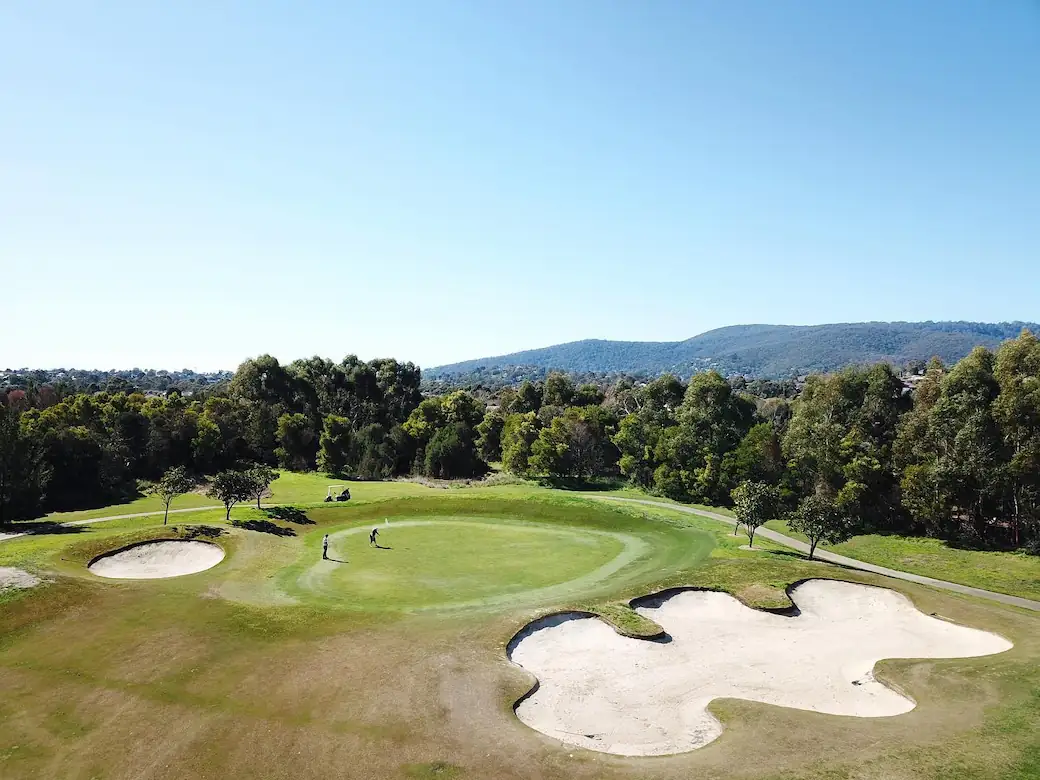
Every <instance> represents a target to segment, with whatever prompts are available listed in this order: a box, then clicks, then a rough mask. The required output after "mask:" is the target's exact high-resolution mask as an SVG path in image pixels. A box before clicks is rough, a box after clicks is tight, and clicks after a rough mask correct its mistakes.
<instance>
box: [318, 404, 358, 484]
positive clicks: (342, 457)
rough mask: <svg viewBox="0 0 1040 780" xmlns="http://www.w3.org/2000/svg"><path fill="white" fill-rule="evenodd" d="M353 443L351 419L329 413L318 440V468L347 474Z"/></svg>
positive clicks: (328, 472)
mask: <svg viewBox="0 0 1040 780" xmlns="http://www.w3.org/2000/svg"><path fill="white" fill-rule="evenodd" d="M353 443H354V433H353V430H352V429H351V425H350V420H348V419H347V418H346V417H341V416H340V415H338V414H330V415H328V416H327V417H326V418H325V425H324V426H323V427H322V430H321V438H320V439H319V440H318V445H319V446H318V468H319V469H320V470H321V471H324V472H325V473H326V474H333V475H342V474H345V473H346V470H347V467H348V465H349V464H350V451H351V448H352V446H353Z"/></svg>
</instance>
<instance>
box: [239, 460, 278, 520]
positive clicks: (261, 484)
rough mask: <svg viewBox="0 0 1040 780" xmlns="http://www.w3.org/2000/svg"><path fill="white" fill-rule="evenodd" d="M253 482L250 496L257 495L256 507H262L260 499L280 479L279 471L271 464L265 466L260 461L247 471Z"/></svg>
mask: <svg viewBox="0 0 1040 780" xmlns="http://www.w3.org/2000/svg"><path fill="white" fill-rule="evenodd" d="M246 475H247V476H248V477H249V479H250V481H251V483H252V488H253V489H252V492H251V494H250V498H252V497H253V496H255V497H256V508H257V509H260V508H261V507H260V499H261V498H263V497H264V494H265V493H267V489H268V488H269V487H271V483H272V482H274V481H275V480H276V479H278V472H277V471H275V470H274V469H273V468H271V467H270V466H265V465H263V464H262V463H258V464H257V465H255V466H253V467H252V468H251V469H249V470H248V471H247V472H246Z"/></svg>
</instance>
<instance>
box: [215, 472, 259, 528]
mask: <svg viewBox="0 0 1040 780" xmlns="http://www.w3.org/2000/svg"><path fill="white" fill-rule="evenodd" d="M206 495H208V496H210V497H211V498H215V499H217V500H218V501H220V502H221V503H222V504H224V512H225V514H224V519H225V520H227V521H228V522H230V521H231V507H233V506H234V505H235V504H237V503H238V502H239V501H246V500H248V499H250V498H252V497H253V495H254V492H253V480H252V478H251V477H250V476H249V474H248V472H245V471H221V472H220V473H219V474H217V475H216V476H215V477H213V480H212V481H211V482H210V483H209V489H208V490H207V491H206Z"/></svg>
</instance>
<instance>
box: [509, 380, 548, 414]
mask: <svg viewBox="0 0 1040 780" xmlns="http://www.w3.org/2000/svg"><path fill="white" fill-rule="evenodd" d="M541 408H542V388H541V386H540V385H536V384H534V383H533V382H531V381H530V380H526V379H525V380H524V381H523V383H522V384H521V385H520V387H518V388H517V389H516V396H515V397H514V398H513V403H512V411H513V412H515V413H517V414H526V413H527V412H537V411H538V410H539V409H541Z"/></svg>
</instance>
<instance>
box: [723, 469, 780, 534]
mask: <svg viewBox="0 0 1040 780" xmlns="http://www.w3.org/2000/svg"><path fill="white" fill-rule="evenodd" d="M730 495H731V496H732V497H733V514H734V515H736V517H737V525H738V527H739V526H741V525H742V526H744V528H745V530H746V531H747V535H748V547H754V546H755V531H757V530H758V529H759V527H760V526H763V525H765V524H766V523H767V522H768V521H770V520H772V519H774V518H775V517H776V507H777V504H778V503H779V499H780V496H779V492H778V491H777V489H776V488H775V487H773V486H772V485H767V484H766V483H765V482H752V481H750V480H744V481H743V482H741V483H740V484H739V485H737V487H735V488H734V489H733V491H732V492H731V493H730Z"/></svg>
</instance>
